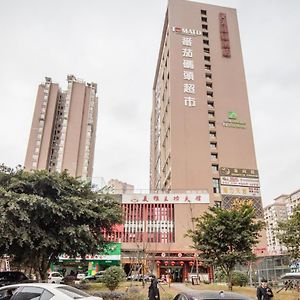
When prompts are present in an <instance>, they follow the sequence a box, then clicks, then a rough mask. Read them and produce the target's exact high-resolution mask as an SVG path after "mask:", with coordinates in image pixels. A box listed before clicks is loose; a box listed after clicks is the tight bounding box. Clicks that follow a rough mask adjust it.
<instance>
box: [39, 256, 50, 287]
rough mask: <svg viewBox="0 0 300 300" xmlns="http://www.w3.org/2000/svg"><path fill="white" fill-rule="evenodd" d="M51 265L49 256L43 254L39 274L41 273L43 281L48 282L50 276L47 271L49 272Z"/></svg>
mask: <svg viewBox="0 0 300 300" xmlns="http://www.w3.org/2000/svg"><path fill="white" fill-rule="evenodd" d="M49 266H50V263H49V261H48V259H47V257H45V256H43V255H41V258H40V265H39V274H40V277H41V281H42V282H47V278H48V276H47V272H48V269H49Z"/></svg>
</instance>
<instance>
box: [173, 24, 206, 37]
mask: <svg viewBox="0 0 300 300" xmlns="http://www.w3.org/2000/svg"><path fill="white" fill-rule="evenodd" d="M172 31H173V32H176V33H179V34H186V35H193V36H197V35H201V34H202V33H201V31H200V30H198V29H190V28H181V27H176V26H173V27H172Z"/></svg>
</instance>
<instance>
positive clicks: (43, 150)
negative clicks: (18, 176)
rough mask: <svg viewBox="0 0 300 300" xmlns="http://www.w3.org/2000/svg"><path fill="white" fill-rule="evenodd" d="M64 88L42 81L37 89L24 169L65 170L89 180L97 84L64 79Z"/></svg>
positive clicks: (47, 80)
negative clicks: (66, 84)
mask: <svg viewBox="0 0 300 300" xmlns="http://www.w3.org/2000/svg"><path fill="white" fill-rule="evenodd" d="M67 81H68V88H67V90H66V91H62V90H61V89H60V88H59V86H58V84H56V83H53V82H52V80H51V78H49V77H46V80H45V82H44V83H42V84H40V85H39V88H38V93H37V97H36V104H35V109H34V115H33V119H32V125H31V131H30V137H29V142H28V147H27V153H26V158H25V169H27V170H36V169H46V170H49V171H58V172H61V171H63V170H68V172H69V174H70V175H72V176H74V177H82V178H83V179H88V178H91V177H92V173H93V162H94V148H95V139H96V128H97V115H98V111H97V109H98V97H97V84H95V83H86V82H84V81H82V80H79V79H76V77H75V76H73V75H68V77H67Z"/></svg>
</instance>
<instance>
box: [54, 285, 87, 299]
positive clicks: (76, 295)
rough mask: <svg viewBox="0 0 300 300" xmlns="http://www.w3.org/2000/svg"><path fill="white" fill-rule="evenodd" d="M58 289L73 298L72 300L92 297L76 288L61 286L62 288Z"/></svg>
mask: <svg viewBox="0 0 300 300" xmlns="http://www.w3.org/2000/svg"><path fill="white" fill-rule="evenodd" d="M57 289H58V290H59V291H60V292H62V293H64V294H66V295H68V296H69V297H71V298H72V299H80V298H84V297H89V296H90V295H89V294H87V293H85V292H83V291H80V290H78V289H76V288H73V287H71V286H60V287H57Z"/></svg>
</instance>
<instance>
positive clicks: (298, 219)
mask: <svg viewBox="0 0 300 300" xmlns="http://www.w3.org/2000/svg"><path fill="white" fill-rule="evenodd" d="M277 237H278V239H279V240H280V242H281V243H282V244H283V245H284V246H285V247H287V251H288V254H289V255H290V257H291V258H293V259H299V258H300V205H298V206H297V207H296V208H295V209H294V212H293V215H292V217H291V218H290V219H288V220H286V221H283V222H280V223H279V224H278V231H277Z"/></svg>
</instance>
